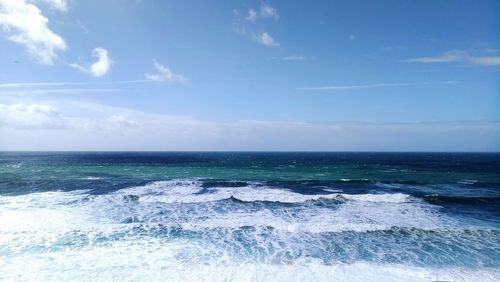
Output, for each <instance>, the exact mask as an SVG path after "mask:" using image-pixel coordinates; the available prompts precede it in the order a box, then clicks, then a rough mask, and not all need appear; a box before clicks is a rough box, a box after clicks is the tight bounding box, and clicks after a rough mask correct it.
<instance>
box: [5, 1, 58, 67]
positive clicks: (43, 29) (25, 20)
mask: <svg viewBox="0 0 500 282" xmlns="http://www.w3.org/2000/svg"><path fill="white" fill-rule="evenodd" d="M48 23H49V20H48V19H47V18H46V17H45V16H44V15H43V14H42V12H41V11H40V9H39V8H38V7H37V6H35V5H33V4H29V3H27V2H26V1H24V0H16V1H13V0H0V27H1V29H2V30H3V32H5V33H6V34H7V38H8V39H9V40H10V41H12V42H15V43H17V44H21V45H24V46H25V47H26V49H27V51H28V53H29V54H30V55H31V56H32V57H33V58H34V59H35V60H36V61H37V62H39V63H42V64H52V63H53V61H54V59H55V58H56V57H57V52H59V51H64V50H66V43H65V41H64V39H63V38H62V37H61V36H59V35H57V34H55V33H54V32H52V30H50V29H49V27H48Z"/></svg>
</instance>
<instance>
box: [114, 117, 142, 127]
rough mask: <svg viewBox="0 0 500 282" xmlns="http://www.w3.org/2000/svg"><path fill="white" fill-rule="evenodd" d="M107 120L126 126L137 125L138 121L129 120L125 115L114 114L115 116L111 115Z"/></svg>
mask: <svg viewBox="0 0 500 282" xmlns="http://www.w3.org/2000/svg"><path fill="white" fill-rule="evenodd" d="M109 121H110V122H112V123H116V124H118V125H122V126H126V127H137V126H139V123H137V122H136V121H134V120H131V119H129V118H127V117H124V116H120V115H116V116H111V117H110V118H109Z"/></svg>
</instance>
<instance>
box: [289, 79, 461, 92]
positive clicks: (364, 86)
mask: <svg viewBox="0 0 500 282" xmlns="http://www.w3.org/2000/svg"><path fill="white" fill-rule="evenodd" d="M455 83H457V81H453V80H448V81H439V82H422V83H374V84H358V85H332V86H315V87H301V88H297V89H298V90H311V91H326V90H330V91H344V90H357V89H369V88H384V87H402V86H416V85H429V84H455Z"/></svg>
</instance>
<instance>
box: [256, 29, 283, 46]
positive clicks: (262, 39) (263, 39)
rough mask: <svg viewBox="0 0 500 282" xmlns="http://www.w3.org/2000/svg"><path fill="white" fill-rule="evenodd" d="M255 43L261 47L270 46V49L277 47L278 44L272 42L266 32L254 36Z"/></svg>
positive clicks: (274, 41)
mask: <svg viewBox="0 0 500 282" xmlns="http://www.w3.org/2000/svg"><path fill="white" fill-rule="evenodd" d="M254 39H255V41H257V42H258V43H260V44H262V45H266V46H270V47H275V46H279V45H280V44H279V43H278V42H277V41H276V40H274V38H272V37H271V35H269V34H268V33H267V32H264V33H262V34H260V35H255V36H254Z"/></svg>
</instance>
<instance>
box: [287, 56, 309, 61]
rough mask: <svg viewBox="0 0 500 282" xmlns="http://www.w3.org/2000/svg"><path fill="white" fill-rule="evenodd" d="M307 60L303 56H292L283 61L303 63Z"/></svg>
mask: <svg viewBox="0 0 500 282" xmlns="http://www.w3.org/2000/svg"><path fill="white" fill-rule="evenodd" d="M305 59H306V57H304V56H302V55H291V56H286V57H283V58H282V60H283V61H302V60H305Z"/></svg>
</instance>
